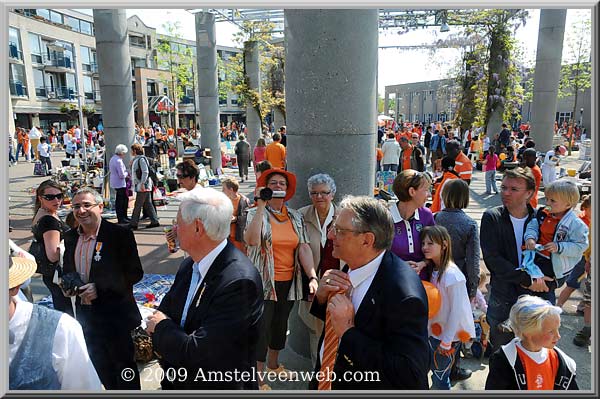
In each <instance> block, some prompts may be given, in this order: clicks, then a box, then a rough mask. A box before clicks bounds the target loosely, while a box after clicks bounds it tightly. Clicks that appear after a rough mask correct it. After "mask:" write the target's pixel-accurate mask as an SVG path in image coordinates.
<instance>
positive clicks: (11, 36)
mask: <svg viewBox="0 0 600 399" xmlns="http://www.w3.org/2000/svg"><path fill="white" fill-rule="evenodd" d="M8 51H9V53H8V55H9V57H10V58H16V59H18V60H23V51H21V41H20V40H19V31H18V29H15V28H13V27H12V26H11V27H10V28H9V29H8Z"/></svg>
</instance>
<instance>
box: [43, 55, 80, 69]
mask: <svg viewBox="0 0 600 399" xmlns="http://www.w3.org/2000/svg"><path fill="white" fill-rule="evenodd" d="M43 58H44V65H45V66H53V67H59V68H68V69H73V68H74V65H73V63H72V61H71V58H69V57H65V56H60V55H59V56H48V55H47V54H44V57H43Z"/></svg>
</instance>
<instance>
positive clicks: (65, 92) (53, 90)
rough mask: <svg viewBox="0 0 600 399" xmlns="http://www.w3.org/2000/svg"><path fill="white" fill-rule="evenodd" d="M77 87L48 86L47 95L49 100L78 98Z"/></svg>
mask: <svg viewBox="0 0 600 399" xmlns="http://www.w3.org/2000/svg"><path fill="white" fill-rule="evenodd" d="M75 93H76V92H75V88H74V87H69V86H54V87H50V86H46V95H47V96H48V99H49V100H68V101H71V100H76V99H77V95H76V94H75Z"/></svg>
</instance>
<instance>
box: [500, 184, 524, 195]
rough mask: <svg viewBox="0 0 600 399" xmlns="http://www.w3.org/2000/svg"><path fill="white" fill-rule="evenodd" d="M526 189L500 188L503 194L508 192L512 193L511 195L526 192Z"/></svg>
mask: <svg viewBox="0 0 600 399" xmlns="http://www.w3.org/2000/svg"><path fill="white" fill-rule="evenodd" d="M525 190H526V189H524V188H517V187H507V186H504V185H502V186H500V191H502V192H506V191H510V192H511V193H518V192H519V191H525Z"/></svg>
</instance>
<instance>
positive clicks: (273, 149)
mask: <svg viewBox="0 0 600 399" xmlns="http://www.w3.org/2000/svg"><path fill="white" fill-rule="evenodd" d="M265 159H266V160H267V161H269V162H270V163H271V166H273V168H279V169H283V168H284V167H285V147H284V146H283V144H281V143H278V142H276V141H274V142H272V143H271V144H269V145H268V146H267V149H266V150H265Z"/></svg>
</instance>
